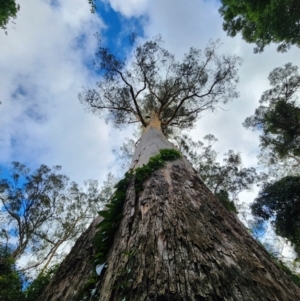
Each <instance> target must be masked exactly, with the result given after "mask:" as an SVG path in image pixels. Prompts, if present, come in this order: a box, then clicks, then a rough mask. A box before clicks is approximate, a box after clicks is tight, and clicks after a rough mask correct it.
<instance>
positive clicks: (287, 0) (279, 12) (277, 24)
mask: <svg viewBox="0 0 300 301" xmlns="http://www.w3.org/2000/svg"><path fill="white" fill-rule="evenodd" d="M221 2H222V7H221V8H220V10H219V11H220V13H221V15H222V16H223V18H224V23H223V29H224V30H225V31H227V33H228V35H230V36H232V37H234V36H236V34H237V33H239V32H240V33H241V34H242V36H243V38H244V40H245V41H247V42H249V43H255V44H256V47H255V48H254V52H262V51H263V50H264V47H265V46H266V45H268V44H270V43H271V42H275V43H280V44H279V46H278V48H277V50H278V51H280V52H285V51H287V50H288V49H289V48H290V47H291V45H297V46H298V47H300V38H299V32H300V22H299V20H300V3H299V0H263V1H262V0H221Z"/></svg>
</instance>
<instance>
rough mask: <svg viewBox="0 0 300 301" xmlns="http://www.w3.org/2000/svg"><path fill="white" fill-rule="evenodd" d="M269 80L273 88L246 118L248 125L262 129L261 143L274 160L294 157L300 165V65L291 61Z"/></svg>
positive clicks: (274, 72) (274, 71) (276, 70)
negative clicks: (294, 64)
mask: <svg viewBox="0 0 300 301" xmlns="http://www.w3.org/2000/svg"><path fill="white" fill-rule="evenodd" d="M269 81H270V84H271V85H272V86H273V87H272V88H271V89H269V90H267V91H265V92H264V93H263V95H262V97H261V99H260V103H261V105H260V106H259V107H258V108H257V109H256V110H255V114H254V115H253V116H251V117H248V118H247V119H246V120H245V122H244V126H245V127H246V128H252V129H256V130H260V131H262V135H261V136H260V146H261V148H262V149H268V151H269V152H268V154H269V161H270V162H272V160H273V161H274V160H275V159H276V157H278V158H291V159H293V160H294V161H295V162H296V163H297V164H300V160H299V156H300V107H299V100H298V98H297V93H298V92H299V88H300V75H299V72H298V67H296V66H293V65H292V64H291V63H289V64H286V65H285V66H284V67H279V68H275V69H274V70H273V71H272V72H271V73H270V75H269ZM272 158H274V159H272Z"/></svg>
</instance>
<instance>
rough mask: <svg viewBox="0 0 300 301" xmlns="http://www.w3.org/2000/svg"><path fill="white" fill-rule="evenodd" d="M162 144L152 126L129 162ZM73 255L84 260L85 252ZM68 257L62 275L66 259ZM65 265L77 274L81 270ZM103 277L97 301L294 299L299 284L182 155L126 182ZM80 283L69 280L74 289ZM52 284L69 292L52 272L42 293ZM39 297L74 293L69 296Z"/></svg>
mask: <svg viewBox="0 0 300 301" xmlns="http://www.w3.org/2000/svg"><path fill="white" fill-rule="evenodd" d="M161 148H174V146H173V145H172V144H171V143H170V142H168V141H167V140H165V139H164V137H163V135H162V133H161V132H160V131H159V130H157V128H155V127H151V126H150V128H149V129H147V131H146V132H145V134H144V135H143V136H142V138H141V141H140V142H139V145H138V146H137V149H136V152H135V155H134V158H133V165H132V166H133V167H137V166H140V165H141V164H143V163H147V160H149V158H150V157H151V156H153V155H155V154H157V152H158V150H159V149H161ZM86 238H88V239H90V234H88V235H87V236H86ZM75 247H76V245H75ZM76 252H78V248H77V249H76V248H73V249H72V252H71V254H70V255H69V257H68V258H71V257H72V258H75V256H76ZM72 254H73V255H72ZM88 254H90V253H88ZM88 254H86V255H88ZM70 256H71V257H70ZM68 258H67V259H66V261H68V260H69V259H68ZM77 260H81V261H82V262H87V261H88V258H78V259H77ZM66 261H65V262H64V263H63V265H64V266H65V271H66V273H65V275H67V272H68V265H69V264H70V260H69V263H66ZM77 264H78V265H79V266H81V264H79V263H77ZM69 268H70V269H72V270H70V271H72V273H73V274H76V275H75V277H78V274H80V273H81V271H80V270H79V269H77V270H76V269H75V268H73V267H69ZM70 271H69V272H70ZM84 271H86V270H84ZM84 273H85V274H84V275H86V272H84ZM73 274H69V276H67V277H70V278H72V277H74V275H73ZM101 277H102V278H100V280H99V285H98V286H97V291H96V294H95V295H96V296H97V298H96V300H101V301H114V300H130V301H133V300H136V301H143V300H161V301H162V300H197V301H205V300H206V301H221V300H228V301H229V300H230V301H231V300H236V301H241V300H245V301H246V300H247V301H249V300H253V301H254V300H255V301H256V300H270V301H271V300H278V301H279V300H280V301H289V300H293V301H297V300H300V289H299V288H298V287H296V286H295V285H294V284H293V283H292V282H291V281H290V280H289V279H288V278H287V276H286V275H285V274H284V273H283V272H282V271H281V270H280V269H279V268H278V266H277V265H276V264H275V263H274V262H273V261H272V260H271V259H270V257H269V255H268V253H267V252H266V251H265V250H264V248H263V247H262V246H260V245H259V244H258V243H257V242H256V241H255V240H254V239H253V238H252V237H251V236H250V235H249V233H248V232H247V230H246V229H245V227H244V226H243V225H242V224H241V222H239V220H238V219H237V218H236V216H235V215H233V214H232V213H230V212H228V211H227V210H226V209H225V208H224V207H223V206H222V204H221V203H220V202H219V201H218V200H217V199H216V198H215V197H214V195H213V194H212V192H211V191H210V190H209V189H208V188H207V187H206V186H205V184H204V183H203V181H202V180H201V179H200V178H199V176H198V175H197V173H196V171H195V170H194V169H193V168H192V166H191V165H190V163H189V162H187V160H186V159H185V158H182V159H179V160H176V161H174V162H168V163H167V165H166V166H165V167H164V168H161V169H160V170H157V171H155V172H153V174H152V175H151V177H150V178H148V179H147V180H146V181H145V183H144V189H143V191H141V192H140V193H138V194H137V193H136V192H135V188H134V181H131V183H130V185H129V187H128V189H127V198H126V202H125V204H124V208H123V219H122V221H121V223H120V225H119V229H118V231H117V233H116V235H115V237H114V243H113V246H112V248H111V250H110V252H109V256H108V260H107V269H106V270H105V271H104V272H103V273H102V274H101ZM82 282H83V281H81V282H78V281H77V282H76V284H75V285H76V286H77V287H78V288H79V286H80V285H82ZM65 284H67V285H69V287H64V286H65ZM51 286H52V291H53V290H54V288H55V287H57V288H58V289H59V290H63V289H65V290H67V289H69V290H70V289H71V287H72V289H71V290H73V291H74V282H73V281H72V280H70V279H67V280H66V279H65V280H62V281H61V282H60V281H59V279H56V278H54V279H53V281H52V283H51V284H50V286H49V287H48V291H51ZM44 296H45V295H44ZM41 300H43V301H44V300H47V301H48V300H49V301H50V300H51V301H54V300H57V301H58V300H68V301H71V300H74V299H72V298H71V295H70V294H69V295H68V297H66V298H58V297H52V298H44V299H41ZM93 300H95V299H93Z"/></svg>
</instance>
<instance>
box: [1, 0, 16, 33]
mask: <svg viewBox="0 0 300 301" xmlns="http://www.w3.org/2000/svg"><path fill="white" fill-rule="evenodd" d="M19 10H20V5H19V4H17V3H16V1H15V0H1V5H0V28H2V29H4V30H5V31H6V29H7V28H6V25H7V23H8V22H9V21H10V19H15V18H16V17H17V12H18V11H19Z"/></svg>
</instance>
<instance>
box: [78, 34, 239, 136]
mask: <svg viewBox="0 0 300 301" xmlns="http://www.w3.org/2000/svg"><path fill="white" fill-rule="evenodd" d="M162 44H163V41H162V40H161V37H157V38H154V39H153V40H150V41H147V42H145V43H144V44H142V45H138V46H137V47H136V48H135V50H134V52H133V54H132V58H131V62H130V63H127V62H126V61H124V60H122V59H120V58H118V57H117V56H115V55H114V54H113V53H112V52H111V51H110V50H109V49H107V48H105V47H100V48H99V51H98V52H97V60H96V62H95V66H96V68H97V69H99V71H100V73H101V75H102V78H101V80H100V81H99V82H98V84H97V86H98V87H97V88H96V89H86V90H85V91H83V92H82V93H80V94H79V99H80V101H81V102H82V103H84V104H85V105H86V107H87V108H88V110H90V111H91V112H93V113H95V114H97V115H99V116H104V117H105V119H106V121H109V122H112V123H113V124H114V125H115V126H116V127H121V126H124V125H125V124H134V123H139V124H140V125H142V126H143V127H146V126H147V125H148V124H149V114H151V112H155V113H156V114H157V116H158V119H159V120H160V121H161V126H162V130H163V131H164V133H165V134H166V133H170V132H172V130H173V129H174V128H180V129H183V128H190V127H191V126H193V125H194V124H195V122H196V120H197V117H198V116H199V115H200V114H201V113H202V112H203V111H207V110H208V111H213V110H215V109H216V106H217V105H218V104H221V103H223V104H225V103H227V102H228V101H230V100H232V99H234V98H236V97H237V96H238V93H237V92H236V83H237V81H238V77H237V66H238V65H239V64H240V62H241V60H240V59H239V58H238V57H236V56H228V55H227V56H226V55H218V54H217V48H218V47H219V46H220V43H219V41H217V42H211V43H210V44H209V45H208V47H207V48H206V49H205V50H204V51H200V50H199V49H195V48H191V49H190V51H189V52H188V53H187V54H185V55H184V57H183V59H182V61H177V60H176V59H175V56H174V55H173V54H171V53H170V52H169V51H167V50H166V49H164V48H163V46H162Z"/></svg>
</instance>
